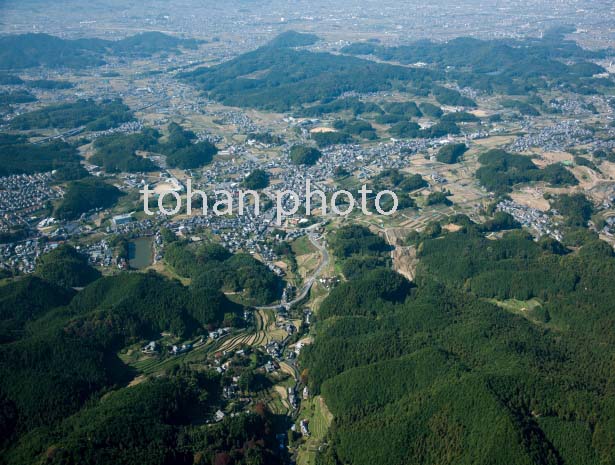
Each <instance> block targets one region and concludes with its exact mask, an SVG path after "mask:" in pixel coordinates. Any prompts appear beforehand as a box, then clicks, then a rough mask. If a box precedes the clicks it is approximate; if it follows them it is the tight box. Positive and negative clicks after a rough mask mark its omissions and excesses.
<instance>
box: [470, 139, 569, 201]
mask: <svg viewBox="0 0 615 465" xmlns="http://www.w3.org/2000/svg"><path fill="white" fill-rule="evenodd" d="M478 161H479V162H480V164H481V167H480V168H479V169H478V170H477V171H476V177H477V178H478V180H479V181H480V183H481V184H482V185H483V186H484V187H485V188H486V189H488V190H490V191H492V192H496V193H502V192H511V191H512V187H513V186H514V185H515V184H520V183H527V182H536V181H542V182H546V183H548V184H550V185H552V186H574V185H577V184H578V183H579V181H578V180H577V179H576V178H575V177H574V174H572V173H571V172H570V171H568V170H567V169H566V168H565V167H564V165H562V164H561V163H554V164H551V165H548V166H547V167H546V168H543V169H540V168H538V166H536V165H535V164H534V162H532V160H531V158H529V157H527V156H524V155H518V154H513V153H508V152H506V151H504V150H499V149H494V150H489V151H488V152H485V153H484V154H482V155H481V156H480V157H479V158H478Z"/></svg>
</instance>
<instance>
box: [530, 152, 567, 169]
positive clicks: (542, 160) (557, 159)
mask: <svg viewBox="0 0 615 465" xmlns="http://www.w3.org/2000/svg"><path fill="white" fill-rule="evenodd" d="M573 159H574V157H573V156H572V155H571V154H569V153H568V152H541V153H538V157H537V158H534V163H535V164H536V165H538V166H539V167H540V168H544V167H545V166H547V165H551V164H553V163H562V162H564V161H569V162H572V161H573Z"/></svg>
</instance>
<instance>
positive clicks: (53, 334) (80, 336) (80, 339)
mask: <svg viewBox="0 0 615 465" xmlns="http://www.w3.org/2000/svg"><path fill="white" fill-rule="evenodd" d="M209 253H210V255H211V256H212V257H218V256H219V255H220V253H221V252H220V251H219V250H216V249H214V248H212V249H211V250H210V251H209ZM86 281H91V283H90V284H88V285H87V286H86V287H85V289H84V290H82V291H80V292H79V293H76V292H75V291H74V290H72V289H70V287H71V286H73V285H75V284H79V285H84V284H87V283H86ZM241 310H242V307H241V306H239V305H237V304H234V303H232V302H230V301H228V300H227V299H226V297H224V295H223V294H222V293H221V292H220V291H216V290H215V289H212V288H211V287H205V286H203V287H195V286H190V287H185V286H182V285H181V284H180V283H179V282H177V281H172V280H169V279H167V278H164V277H162V276H160V275H157V274H155V273H153V272H152V273H127V272H124V273H121V274H118V275H116V276H111V277H104V278H101V277H99V275H98V274H97V272H95V271H94V270H93V269H92V268H90V267H89V266H88V265H87V263H86V262H85V261H84V259H83V257H82V256H80V255H79V254H78V252H77V251H75V249H73V248H71V247H69V246H61V247H59V248H57V249H55V250H54V251H52V252H51V253H49V254H47V255H45V256H43V257H42V260H41V263H40V264H39V267H38V268H37V272H36V274H35V275H33V276H28V277H20V278H14V279H12V280H10V281H9V282H5V283H3V284H2V285H1V286H0V433H1V434H0V463H2V464H7V465H8V464H11V465H13V464H31V463H38V462H41V461H43V462H45V463H57V464H67V463H96V464H109V465H111V464H117V463H125V464H141V463H157V464H168V463H174V464H186V465H190V464H211V463H230V462H229V461H228V460H229V459H230V458H232V460H233V463H235V464H245V465H249V464H250V465H251V464H263V465H264V464H276V463H280V457H279V454H278V453H277V452H276V448H277V441H276V440H275V438H274V437H273V434H272V424H271V421H272V417H271V415H270V414H269V413H268V412H267V410H266V409H264V408H263V406H258V405H257V406H256V407H255V409H254V412H255V413H242V414H241V415H238V416H236V417H233V418H231V417H229V418H227V419H225V420H224V421H222V422H219V423H217V424H215V425H207V424H204V423H203V419H205V418H209V417H211V415H212V413H213V411H215V409H216V408H218V407H217V406H218V405H219V399H220V394H221V380H220V377H219V375H218V374H217V373H213V372H207V371H202V370H200V371H199V372H193V371H190V370H188V369H186V368H183V367H179V366H176V367H175V368H173V369H171V370H170V371H167V372H166V373H165V374H164V376H162V377H157V378H155V379H151V380H147V381H146V382H143V383H141V384H139V385H138V386H135V387H124V386H126V384H127V382H128V381H130V379H131V378H132V377H134V374H133V373H132V372H131V370H130V369H129V368H128V367H127V366H125V365H124V364H123V363H122V362H120V360H119V359H118V358H117V356H116V353H117V350H118V349H120V348H121V347H124V346H125V345H127V344H130V343H133V342H135V341H140V340H143V339H146V340H147V339H149V338H158V337H159V336H160V333H161V332H163V331H169V332H171V333H173V334H175V335H177V336H179V337H189V336H193V335H195V334H202V333H204V332H206V330H207V327H208V326H210V325H213V326H217V325H220V324H222V323H225V324H228V323H227V321H225V319H227V318H229V316H228V315H234V314H240V313H241ZM218 460H222V461H221V462H219V461H218Z"/></svg>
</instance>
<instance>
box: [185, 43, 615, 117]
mask: <svg viewBox="0 0 615 465" xmlns="http://www.w3.org/2000/svg"><path fill="white" fill-rule="evenodd" d="M314 40H315V39H314V36H312V35H307V34H298V33H286V34H283V35H281V36H279V37H278V38H276V39H274V40H273V41H272V42H270V43H269V44H267V45H265V46H263V47H260V48H258V49H257V50H254V51H252V52H248V53H245V54H243V55H240V56H238V57H237V58H234V59H232V60H229V61H227V62H225V63H222V64H220V65H217V66H213V67H202V68H198V69H196V70H194V71H191V72H188V73H184V74H183V75H181V77H182V78H183V79H185V80H187V81H188V82H191V83H192V84H193V85H194V86H195V87H197V88H198V89H200V90H203V91H204V92H207V93H208V94H209V95H210V96H211V97H212V98H214V99H217V100H219V101H220V102H222V103H224V104H226V105H230V106H239V107H251V108H259V109H265V110H271V111H279V112H282V111H288V110H291V109H299V108H301V107H302V106H305V105H306V104H311V103H315V102H318V101H320V102H322V103H330V102H331V101H332V100H333V99H335V98H337V97H340V96H341V95H342V94H344V93H345V92H350V91H354V92H358V93H369V92H377V91H388V90H393V89H397V88H399V89H403V90H407V91H410V92H413V93H416V94H417V95H423V96H424V95H428V94H429V93H431V94H433V95H434V97H435V98H436V100H437V101H438V102H439V103H440V104H442V105H453V106H462V107H475V106H476V103H475V102H474V101H473V100H472V99H470V98H467V97H465V96H462V95H461V94H460V93H459V92H458V91H457V90H455V89H452V88H450V86H449V87H444V86H443V84H445V83H446V84H456V85H457V86H458V87H461V88H464V87H469V88H473V89H476V90H480V91H484V92H487V93H500V94H509V95H526V94H527V93H528V92H530V91H536V90H538V89H545V88H558V89H565V90H569V91H572V92H577V93H580V94H595V93H597V92H598V91H599V90H600V89H604V88H612V87H614V86H615V82H614V81H613V80H612V78H609V77H602V76H598V75H600V74H601V73H604V72H605V69H604V68H602V67H601V66H599V65H597V64H595V63H594V62H593V61H592V60H596V59H600V58H604V57H607V56H611V55H613V54H614V53H613V51H610V50H603V51H589V50H584V49H582V48H581V47H579V46H578V45H577V44H576V43H574V42H570V41H566V40H564V38H563V36H562V35H560V34H552V35H548V36H547V37H545V38H544V39H542V40H527V41H519V42H502V41H497V40H491V41H482V40H478V39H472V38H459V39H455V40H452V41H450V42H447V43H432V42H419V43H416V44H413V45H408V46H401V47H394V48H391V47H385V46H382V45H379V44H377V43H372V42H365V43H358V44H352V45H350V46H348V47H345V48H344V49H343V50H342V52H344V53H345V54H343V55H339V54H331V53H315V52H311V51H308V50H304V49H297V48H293V47H294V46H295V47H296V46H299V45H309V44H311V43H313V41H314ZM367 55H372V56H375V57H377V58H378V59H379V60H387V61H392V62H396V63H402V64H403V66H401V65H395V64H387V63H382V62H375V61H372V60H368V59H366V58H360V57H359V56H367ZM418 62H422V63H424V64H426V65H427V66H424V67H417V66H407V65H413V64H416V63H418ZM303 111H304V112H305V111H307V112H308V113H309V107H308V108H307V109H306V108H303Z"/></svg>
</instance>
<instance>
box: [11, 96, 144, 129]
mask: <svg viewBox="0 0 615 465" xmlns="http://www.w3.org/2000/svg"><path fill="white" fill-rule="evenodd" d="M133 118H134V115H133V114H132V112H131V111H130V108H128V107H127V106H126V105H124V104H123V103H122V101H121V100H120V99H115V100H103V101H101V102H95V101H94V100H77V101H76V102H72V103H59V104H55V105H49V106H47V107H44V108H41V109H40V110H34V111H31V112H28V113H24V114H22V115H19V116H16V117H15V118H13V119H12V120H11V122H10V127H11V128H12V129H19V130H30V129H73V128H78V127H80V126H85V128H86V129H87V130H88V131H104V130H105V129H110V128H113V127H116V126H119V125H120V124H122V123H125V122H127V121H132V120H133Z"/></svg>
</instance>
